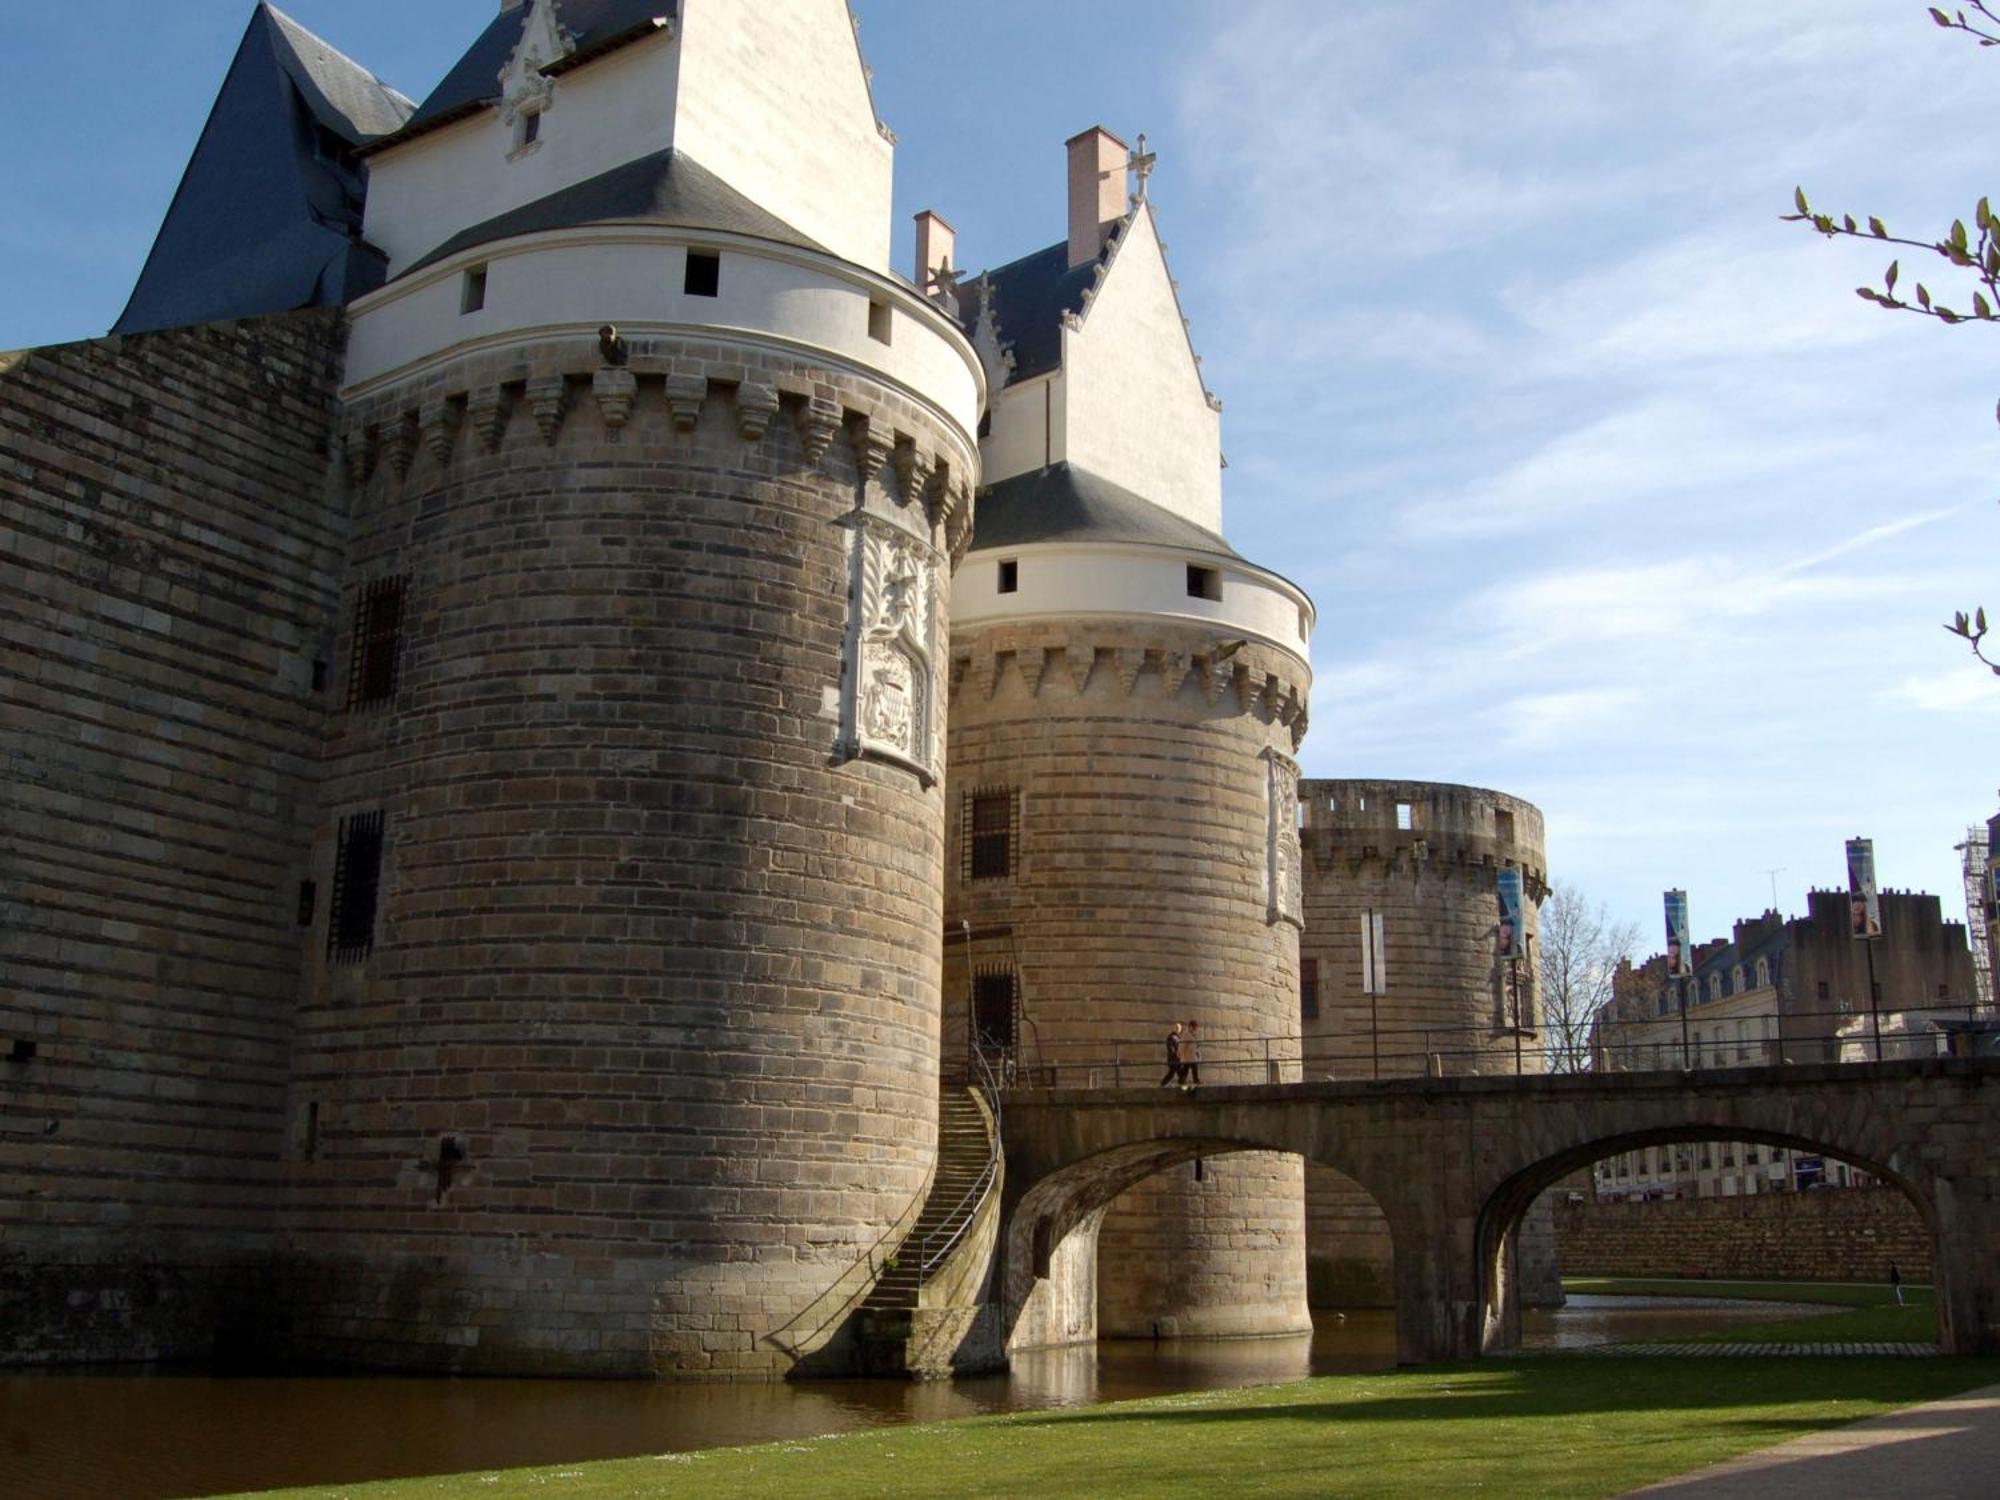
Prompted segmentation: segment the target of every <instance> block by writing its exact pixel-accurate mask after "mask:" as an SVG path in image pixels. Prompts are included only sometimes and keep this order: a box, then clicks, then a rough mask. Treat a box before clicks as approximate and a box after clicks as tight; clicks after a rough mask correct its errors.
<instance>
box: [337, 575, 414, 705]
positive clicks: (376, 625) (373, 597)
mask: <svg viewBox="0 0 2000 1500" xmlns="http://www.w3.org/2000/svg"><path fill="white" fill-rule="evenodd" d="M408 584H409V580H408V579H405V578H378V579H377V580H376V581H375V582H373V583H371V584H369V585H368V586H367V587H366V588H364V589H362V590H361V591H360V593H359V595H357V597H356V598H355V601H354V640H353V643H352V644H351V645H350V646H349V648H348V651H349V655H348V675H347V706H348V707H349V708H366V707H368V706H370V705H372V704H379V703H387V702H389V701H390V700H391V699H392V698H394V697H395V696H396V678H397V674H398V671H399V667H398V662H399V659H400V658H401V656H402V652H403V602H404V595H405V592H406V590H407V588H408Z"/></svg>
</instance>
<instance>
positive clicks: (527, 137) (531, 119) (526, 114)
mask: <svg viewBox="0 0 2000 1500" xmlns="http://www.w3.org/2000/svg"><path fill="white" fill-rule="evenodd" d="M541 138H542V112H541V111H540V110H539V109H529V110H523V111H522V112H521V124H520V134H519V137H518V139H517V140H516V141H515V142H514V144H515V146H516V147H521V146H532V145H534V144H535V142H536V141H539V140H540V139H541Z"/></svg>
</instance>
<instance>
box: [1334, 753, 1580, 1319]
mask: <svg viewBox="0 0 2000 1500" xmlns="http://www.w3.org/2000/svg"><path fill="white" fill-rule="evenodd" d="M1299 812H1300V835H1299V836H1300V839H1301V841H1302V843H1303V845H1304V856H1305V858H1304V871H1303V877H1304V886H1305V897H1304V909H1305V934H1304V937H1303V938H1302V940H1301V943H1300V967H1301V996H1302V1004H1301V1012H1302V1014H1303V1017H1304V1019H1303V1032H1304V1042H1305V1059H1306V1060H1305V1070H1306V1075H1307V1076H1308V1077H1312V1078H1324V1077H1333V1078H1337V1079H1343V1080H1345V1079H1368V1078H1401V1077H1411V1076H1417V1075H1422V1074H1424V1073H1426V1072H1430V1073H1442V1074H1447V1075H1455V1074H1460V1073H1496V1072H1498V1073H1511V1072H1513V1071H1514V1070H1515V1068H1516V1067H1517V1066H1518V1067H1519V1068H1521V1069H1522V1070H1524V1071H1529V1072H1540V1071H1541V1070H1542V1063H1541V1054H1540V1050H1539V1049H1540V1045H1541V1043H1540V1035H1539V1032H1538V1030H1537V1029H1536V1027H1537V1019H1538V1017H1539V1009H1538V1007H1537V1003H1536V1002H1537V996H1536V992H1535V991H1536V984H1535V969H1534V961H1535V943H1536V939H1537V933H1538V921H1537V909H1538V908H1539V906H1540V904H1541V901H1542V899H1543V897H1544V896H1546V895H1547V894H1548V874H1547V859H1546V856H1545V855H1544V853H1543V846H1542V815H1541V812H1540V811H1539V810H1538V809H1537V808H1535V807H1533V806H1532V805H1530V804H1529V803H1526V802H1523V801H1521V800H1520V799H1519V798H1518V797H1510V796H1507V795H1506V794H1505V793H1502V792H1492V791H1486V790H1484V789H1481V788H1478V787H1466V786H1449V785H1442V784H1439V783H1436V782H1425V781H1322V780H1309V781H1304V782H1301V783H1300V785H1299ZM1506 869H1514V870H1518V871H1520V874H1521V883H1522V887H1523V901H1522V915H1523V917H1524V919H1525V929H1526V931H1525V940H1524V942H1523V943H1522V945H1521V949H1520V956H1519V957H1518V958H1516V959H1514V960H1511V961H1509V960H1506V959H1502V958H1501V957H1500V956H1499V955H1498V952H1497V943H1496V931H1495V929H1496V924H1497V921H1498V917H1499V908H1498V896H1497V884H1498V881H1497V875H1498V872H1499V871H1501V870H1506ZM1306 1214H1307V1220H1308V1224H1309V1233H1310V1239H1311V1249H1310V1274H1311V1281H1312V1298H1313V1303H1314V1305H1315V1306H1332V1307H1352V1306H1377V1305H1388V1304H1389V1303H1390V1302H1391V1301H1392V1300H1393V1295H1392V1285H1393V1283H1392V1281H1391V1278H1390V1274H1389V1271H1390V1259H1389V1255H1390V1252H1389V1236H1388V1226H1387V1224H1386V1223H1385V1222H1384V1221H1383V1219H1382V1216H1381V1213H1380V1211H1379V1210H1377V1209H1376V1207H1375V1205H1374V1203H1373V1201H1372V1200H1371V1199H1370V1198H1369V1197H1368V1195H1367V1194H1366V1193H1365V1192H1364V1191H1363V1190H1362V1189H1361V1188H1359V1187H1358V1186H1356V1185H1355V1184H1353V1183H1351V1182H1349V1181H1348V1180H1347V1179H1346V1178H1345V1177H1343V1176H1341V1175H1340V1174H1339V1173H1337V1172H1334V1171H1331V1170H1330V1169H1327V1168H1322V1167H1309V1168H1307V1171H1306ZM1538 1260H1539V1261H1542V1262H1545V1261H1546V1256H1541V1257H1537V1256H1535V1255H1528V1256H1527V1257H1526V1261H1527V1262H1528V1263H1530V1264H1534V1263H1537V1262H1538Z"/></svg>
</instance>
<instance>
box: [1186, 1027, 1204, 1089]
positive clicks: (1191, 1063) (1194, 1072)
mask: <svg viewBox="0 0 2000 1500" xmlns="http://www.w3.org/2000/svg"><path fill="white" fill-rule="evenodd" d="M1200 1083H1201V1022H1199V1021H1190V1022H1188V1023H1187V1040H1186V1041H1184V1042H1182V1043H1181V1087H1182V1088H1184V1089H1191V1088H1196V1087H1198V1086H1199V1085H1200Z"/></svg>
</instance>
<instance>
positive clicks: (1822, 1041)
mask: <svg viewBox="0 0 2000 1500" xmlns="http://www.w3.org/2000/svg"><path fill="white" fill-rule="evenodd" d="M1714 1003H1715V1002H1708V1003H1706V1004H1703V1005H1697V1006H1695V1007H1693V1008H1691V1009H1690V1010H1689V1011H1688V1013H1687V1016H1686V1018H1685V1027H1683V1018H1682V1015H1681V1013H1680V1012H1679V1011H1670V1012H1669V1013H1667V1014H1666V1015H1662V1016H1646V1017H1635V1018H1633V1019H1631V1020H1621V1019H1617V1018H1612V1017H1606V1018H1602V1019H1600V1020H1599V1022H1598V1024H1597V1026H1596V1029H1595V1032H1594V1034H1591V1035H1587V1036H1583V1037H1574V1038H1569V1039H1565V1038H1563V1037H1561V1036H1559V1035H1557V1034H1555V1033H1554V1032H1552V1031H1551V1030H1550V1029H1549V1028H1547V1027H1545V1026H1544V1027H1534V1026H1510V1025H1506V1024H1503V1023H1500V1022H1481V1023H1477V1024H1465V1025H1456V1026H1454V1025H1432V1026H1423V1025H1413V1026H1393V1027H1392V1026H1385V1027H1379V1028H1370V1027H1366V1026H1363V1027H1357V1028H1352V1029H1339V1030H1322V1031H1316V1032H1314V1033H1312V1034H1311V1035H1303V1034H1300V1033H1298V1032H1293V1033H1289V1034H1285V1035H1276V1036H1268V1037H1255V1038H1217V1037H1208V1036H1205V1037H1203V1038H1202V1056H1201V1062H1200V1068H1201V1072H1202V1081H1203V1082H1204V1083H1205V1084H1242V1083H1282V1082H1296V1081H1299V1080H1301V1079H1304V1078H1312V1079H1330V1078H1334V1077H1336V1076H1337V1077H1339V1078H1340V1079H1342V1080H1343V1081H1355V1082H1364V1081H1366V1080H1368V1079H1369V1078H1371V1077H1379V1078H1385V1079H1386V1078H1398V1077H1417V1076H1442V1075H1445V1074H1451V1073H1463V1072H1474V1071H1476V1072H1480V1073H1491V1072H1495V1071H1499V1072H1520V1073H1524V1074H1525V1073H1529V1072H1533V1073H1537V1074H1540V1073H1559V1072H1578V1071H1600V1072H1608V1071H1644V1070H1658V1071H1670V1072H1698V1071H1712V1070H1716V1069H1721V1068H1734V1067H1771V1066H1779V1067H1782V1066H1820V1065H1824V1064H1827V1063H1837V1062H1839V1061H1840V1060H1841V1057H1842V1055H1843V1053H1846V1054H1852V1053H1854V1052H1855V1051H1856V1049H1859V1051H1860V1054H1861V1062H1860V1063H1858V1064H1857V1065H1865V1064H1866V1063H1869V1062H1873V1061H1875V1060H1877V1058H1878V1057H1879V1058H1883V1059H1894V1058H1896V1057H1899V1056H1901V1057H1908V1056H1912V1055H1919V1056H1930V1055H1932V1054H1931V1049H1932V1048H1933V1047H1934V1046H1940V1045H1941V1043H1940V1042H1939V1041H1938V1038H1939V1037H1940V1035H1941V1033H1940V1032H1939V1031H1936V1030H1920V1029H1909V1030H1901V1031H1896V1030H1885V1031H1883V1032H1882V1034H1881V1037H1880V1042H1879V1050H1878V1044H1877V1040H1876V1037H1875V1034H1874V1029H1873V1027H1872V1026H1871V1025H1870V1020H1871V1013H1870V1011H1869V1008H1868V1007H1867V1006H1865V1005H1862V1006H1848V1007H1846V1008H1844V1009H1814V1010H1800V1009H1780V1010H1777V1011H1770V1010H1765V1011H1758V1012H1755V1013H1749V1014H1745V1015H1741V1016H1733V1015H1729V1014H1726V1013H1723V1014H1715V1013H1712V1012H1710V1013H1708V1014H1705V1012H1708V1011H1709V1006H1710V1005H1713V1004H1714ZM1892 1006H1893V1008H1892ZM1875 1014H1876V1015H1879V1017H1881V1018H1882V1019H1883V1020H1885V1021H1886V1020H1888V1019H1889V1018H1891V1017H1904V1016H1907V1017H1911V1018H1914V1020H1915V1021H1916V1022H1917V1023H1920V1024H1921V1023H1928V1022H1930V1021H1932V1020H1939V1019H1942V1020H1952V1021H1955V1022H1959V1023H1962V1024H1964V1025H1966V1026H1967V1027H1969V1028H1976V1027H1977V1026H1979V1025H1980V1023H1982V1022H1985V1023H1987V1024H1989V1025H1990V1024H1993V1023H1994V1021H1995V1013H1994V1011H1993V1010H1991V1009H1989V1008H1987V1007H1984V1006H1979V1005H1977V1004H1971V1005H1968V1004H1965V1003H1963V1002H1958V1003H1953V1002H1951V1001H1937V1000H1932V1001H1928V1002H1922V1003H1918V1004H1915V1005H1898V1004H1893V1002H1885V1003H1884V1004H1883V1005H1881V1006H1878V1007H1877V1009H1876V1012H1875ZM1739 1020H1740V1021H1744V1022H1748V1023H1752V1024H1754V1025H1756V1026H1757V1027H1758V1029H1759V1032H1760V1034H1759V1035H1757V1036H1746V1037H1744V1038H1743V1039H1742V1041H1740V1042H1739V1041H1738V1040H1737V1039H1736V1038H1735V1037H1733V1036H1727V1037H1724V1036H1711V1037H1704V1038H1702V1039H1701V1040H1699V1041H1697V1040H1695V1039H1694V1037H1693V1034H1692V1033H1693V1031H1694V1030H1695V1029H1697V1028H1699V1029H1703V1030H1706V1029H1707V1028H1708V1027H1709V1026H1711V1025H1717V1024H1728V1023H1732V1022H1735V1021H1739ZM1816 1022H1817V1023H1824V1024H1819V1025H1815V1024H1812V1023H1816ZM1773 1025H1774V1026H1775V1027H1776V1029H1777V1034H1776V1035H1775V1036H1767V1035H1763V1034H1761V1033H1762V1032H1763V1030H1764V1028H1765V1027H1767V1026H1773ZM1642 1027H1644V1028H1651V1029H1652V1030H1654V1031H1659V1032H1662V1033H1663V1034H1662V1035H1658V1036H1649V1037H1648V1039H1646V1040H1644V1041H1636V1040H1627V1039H1626V1038H1627V1037H1629V1036H1630V1035H1631V1033H1632V1032H1634V1031H1637V1030H1638V1029H1639V1028H1642ZM1842 1028H1847V1029H1846V1030H1845V1031H1843V1030H1842ZM1918 1049H1921V1050H1918ZM975 1050H976V1049H975ZM1160 1050H1161V1044H1160V1042H1159V1040H1158V1039H1157V1038H1153V1039H1148V1040H1143V1041H1141V1040H1136V1039H1128V1040H1112V1041H1103V1040H1098V1039H1091V1040H1088V1041H1076V1042H1068V1043H1065V1042H1060V1041H1054V1042H1045V1043H1042V1044H1041V1046H1040V1047H1039V1048H1038V1053H1039V1061H1038V1064H1037V1065H1036V1066H1035V1067H1034V1068H1032V1069H1024V1070H1023V1075H1024V1076H1022V1077H1020V1078H1018V1079H1016V1078H1011V1077H1003V1078H1001V1079H1000V1080H999V1087H1000V1088H1003V1089H1004V1088H1006V1087H1009V1086H1032V1087H1048V1088H1057V1087H1072V1088H1077V1087H1100V1086H1109V1087H1123V1086H1126V1085H1127V1084H1151V1083H1152V1082H1154V1079H1155V1078H1156V1077H1157V1075H1158V1072H1159V1069H1160V1058H1159V1054H1160ZM1746 1053H1747V1054H1749V1055H1748V1056H1744V1055H1741V1054H1746ZM1142 1059H1143V1060H1142ZM981 1063H982V1065H983V1063H984V1058H981ZM1635 1065H1636V1066H1635ZM985 1071H987V1073H988V1076H989V1077H990V1076H991V1072H990V1070H985Z"/></svg>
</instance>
